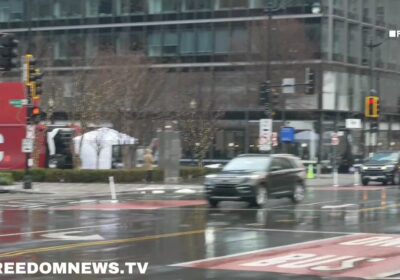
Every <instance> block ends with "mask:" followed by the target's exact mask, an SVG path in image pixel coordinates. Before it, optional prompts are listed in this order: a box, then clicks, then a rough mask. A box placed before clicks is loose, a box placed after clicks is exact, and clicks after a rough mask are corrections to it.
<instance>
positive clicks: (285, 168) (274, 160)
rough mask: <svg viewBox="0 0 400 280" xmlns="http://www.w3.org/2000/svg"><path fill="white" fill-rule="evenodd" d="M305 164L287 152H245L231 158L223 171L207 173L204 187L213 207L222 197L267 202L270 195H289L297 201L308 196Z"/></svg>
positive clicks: (223, 198)
mask: <svg viewBox="0 0 400 280" xmlns="http://www.w3.org/2000/svg"><path fill="white" fill-rule="evenodd" d="M305 175H306V172H305V168H304V166H303V164H302V163H301V161H300V159H299V158H297V157H295V156H292V155H287V154H275V155H266V154H245V155H240V156H238V157H236V158H234V159H232V160H231V161H230V162H229V163H228V164H227V165H226V166H225V167H224V168H223V169H222V171H221V172H219V173H217V174H210V175H207V176H206V178H205V182H204V185H205V190H206V195H207V200H208V202H209V204H210V206H212V207H216V206H217V205H218V203H219V202H220V201H226V200H230V201H247V202H249V204H250V205H251V206H260V207H263V206H265V203H266V201H267V199H268V198H281V197H289V198H291V199H292V201H293V202H294V203H298V202H300V201H302V200H303V199H304V197H305V190H306V184H305Z"/></svg>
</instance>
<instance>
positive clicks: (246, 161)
mask: <svg viewBox="0 0 400 280" xmlns="http://www.w3.org/2000/svg"><path fill="white" fill-rule="evenodd" d="M269 162H270V158H268V157H239V158H235V159H233V160H231V161H230V162H229V163H228V164H227V165H226V166H225V167H224V168H223V169H222V170H223V171H243V172H246V171H250V172H253V171H266V170H267V167H268V164H269Z"/></svg>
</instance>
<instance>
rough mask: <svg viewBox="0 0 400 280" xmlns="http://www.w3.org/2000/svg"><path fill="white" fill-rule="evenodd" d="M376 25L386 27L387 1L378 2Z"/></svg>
mask: <svg viewBox="0 0 400 280" xmlns="http://www.w3.org/2000/svg"><path fill="white" fill-rule="evenodd" d="M375 10H376V24H377V25H380V26H385V14H386V13H385V1H384V0H377V1H376V9H375Z"/></svg>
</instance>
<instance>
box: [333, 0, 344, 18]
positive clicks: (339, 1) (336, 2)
mask: <svg viewBox="0 0 400 280" xmlns="http://www.w3.org/2000/svg"><path fill="white" fill-rule="evenodd" d="M333 13H334V14H336V15H340V16H343V15H344V2H343V0H333Z"/></svg>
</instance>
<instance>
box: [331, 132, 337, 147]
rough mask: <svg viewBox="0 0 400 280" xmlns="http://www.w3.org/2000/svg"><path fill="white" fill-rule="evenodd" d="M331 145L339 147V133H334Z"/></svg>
mask: <svg viewBox="0 0 400 280" xmlns="http://www.w3.org/2000/svg"><path fill="white" fill-rule="evenodd" d="M331 145H332V146H337V145H339V136H338V134H337V133H332V140H331Z"/></svg>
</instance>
